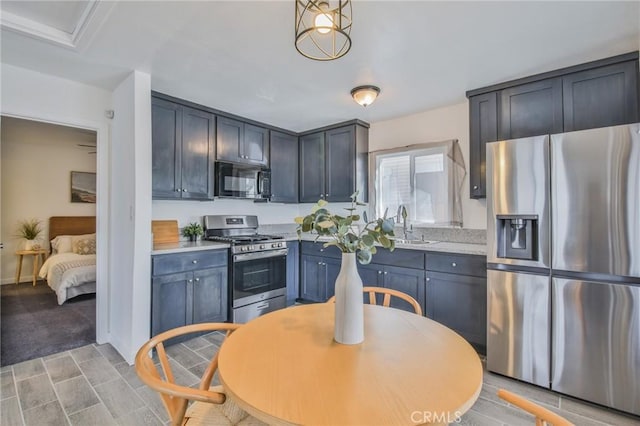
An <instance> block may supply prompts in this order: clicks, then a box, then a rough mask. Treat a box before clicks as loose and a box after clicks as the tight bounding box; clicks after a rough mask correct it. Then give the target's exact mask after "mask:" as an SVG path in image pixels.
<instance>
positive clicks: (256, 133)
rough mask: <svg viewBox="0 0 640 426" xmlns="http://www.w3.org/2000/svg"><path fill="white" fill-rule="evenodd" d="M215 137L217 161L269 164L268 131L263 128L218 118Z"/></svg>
mask: <svg viewBox="0 0 640 426" xmlns="http://www.w3.org/2000/svg"><path fill="white" fill-rule="evenodd" d="M217 135H218V140H217V160H219V161H230V162H232V163H244V164H255V165H262V166H267V165H268V164H269V131H268V130H267V129H265V128H264V127H258V126H254V125H252V124H249V123H243V122H242V121H238V120H233V119H231V118H227V117H221V116H218V132H217Z"/></svg>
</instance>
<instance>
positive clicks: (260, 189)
mask: <svg viewBox="0 0 640 426" xmlns="http://www.w3.org/2000/svg"><path fill="white" fill-rule="evenodd" d="M263 191H264V178H263V176H262V172H258V195H260V194H262V192H263Z"/></svg>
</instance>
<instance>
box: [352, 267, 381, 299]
mask: <svg viewBox="0 0 640 426" xmlns="http://www.w3.org/2000/svg"><path fill="white" fill-rule="evenodd" d="M383 268H384V266H382V265H376V264H375V263H370V264H368V265H361V264H360V263H358V274H360V279H362V285H363V287H382V286H383V281H382V273H383ZM367 300H368V299H367Z"/></svg>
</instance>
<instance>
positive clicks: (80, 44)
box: [0, 0, 640, 130]
mask: <svg viewBox="0 0 640 426" xmlns="http://www.w3.org/2000/svg"><path fill="white" fill-rule="evenodd" d="M42 3H45V7H44V8H41V6H42ZM58 3H63V4H62V5H61V7H60V8H52V5H57V4H58ZM81 4H83V5H89V4H92V6H91V10H90V13H89V16H86V15H87V14H86V10H87V9H83V8H81V7H79V5H78V2H35V3H34V2H24V1H23V2H7V1H2V2H1V3H0V8H1V9H2V11H3V12H6V11H10V12H11V13H10V14H9V15H12V16H19V15H22V16H24V17H25V18H28V19H29V20H30V21H35V22H37V23H38V25H39V26H41V27H56V28H58V29H60V28H65V29H66V30H69V29H71V28H76V27H77V26H78V25H82V26H84V27H86V31H84V32H83V33H82V34H80V36H78V37H76V38H75V39H73V40H72V42H71V43H68V44H69V45H70V46H71V47H69V46H66V47H65V46H62V45H60V44H54V43H52V42H51V41H43V40H42V37H40V38H39V36H34V35H33V34H32V35H28V33H29V31H28V30H27V31H24V29H23V31H17V30H16V29H15V28H12V29H10V25H8V23H7V22H6V20H5V18H4V16H3V21H2V22H3V27H2V46H1V47H2V62H3V63H9V64H13V65H17V66H20V67H25V68H30V69H34V70H38V71H40V72H44V73H48V74H53V75H58V76H61V77H65V78H68V79H72V80H77V81H81V82H84V83H87V84H91V85H96V86H100V87H103V88H106V89H113V88H114V87H116V86H117V85H118V84H119V82H120V81H122V79H123V78H124V76H126V75H127V74H128V73H129V72H130V71H131V70H133V69H137V70H140V71H143V72H147V73H149V74H150V75H151V85H152V89H153V90H157V91H160V92H164V93H167V94H170V95H173V96H176V97H180V98H185V99H188V100H192V101H194V102H198V103H201V104H204V105H208V106H211V107H214V108H217V109H221V110H224V111H228V112H231V113H235V114H238V115H241V116H245V117H249V118H252V119H255V120H258V121H262V122H265V123H269V124H272V125H275V126H280V127H283V128H287V129H291V130H308V129H311V128H314V127H319V126H322V125H326V124H330V123H335V122H338V121H343V120H348V119H352V118H360V119H362V120H365V121H368V122H376V121H380V120H386V119H390V118H394V117H399V116H403V115H408V114H412V113H416V112H420V111H424V110H427V109H431V108H435V107H439V106H444V105H448V104H452V103H456V102H461V101H463V100H464V92H465V91H466V90H470V89H475V88H479V87H482V86H486V85H490V84H494V83H499V82H502V81H506V80H510V79H515V78H519V77H524V76H527V75H531V74H535V73H540V72H545V71H550V70H553V69H557V68H561V67H565V66H570V65H575V64H578V63H582V62H587V61H591V60H596V59H600V58H604V57H608V56H613V55H617V54H622V53H626V52H630V51H635V50H638V49H639V48H640V2H638V1H633V2H592V1H589V2H520V1H518V2H426V1H424V2H418V1H413V2H400V1H357V0H356V1H355V2H354V4H353V29H352V32H351V37H352V40H353V44H352V48H351V51H350V52H349V53H348V54H347V55H346V56H345V57H343V58H341V59H338V60H335V61H330V62H317V61H312V60H309V59H307V58H304V57H303V56H301V55H300V54H299V53H297V51H296V50H295V48H294V45H293V38H294V1H293V0H288V1H258V2H247V1H226V2H222V1H198V2H186V1H160V2H152V1H144V2H139V1H138V2H134V1H124V2H107V1H99V2H97V3H96V4H93V2H84V3H81ZM21 5H22V6H21ZM94 6H95V7H94ZM9 9H10V10H9ZM3 15H7V14H6V13H3ZM74 20H75V21H76V24H75V25H74V24H73V21H74ZM41 29H42V28H41ZM76 30H77V28H76ZM40 34H42V31H41V32H40ZM45 38H46V37H45ZM362 84H374V85H377V86H379V87H380V88H381V89H382V93H381V95H380V97H379V99H378V100H377V101H376V103H374V104H373V105H371V106H370V107H368V108H366V109H364V108H363V107H361V106H359V105H357V104H356V103H355V102H353V100H352V99H351V97H350V95H349V91H350V90H351V88H353V87H354V86H357V85H362Z"/></svg>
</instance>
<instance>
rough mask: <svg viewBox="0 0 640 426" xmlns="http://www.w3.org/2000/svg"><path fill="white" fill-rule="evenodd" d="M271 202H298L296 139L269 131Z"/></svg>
mask: <svg viewBox="0 0 640 426" xmlns="http://www.w3.org/2000/svg"><path fill="white" fill-rule="evenodd" d="M270 139H271V141H270V150H271V153H270V155H269V158H270V160H271V201H274V202H277V203H297V202H298V137H297V136H292V135H289V134H286V133H281V132H276V131H273V130H272V131H271V135H270Z"/></svg>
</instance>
